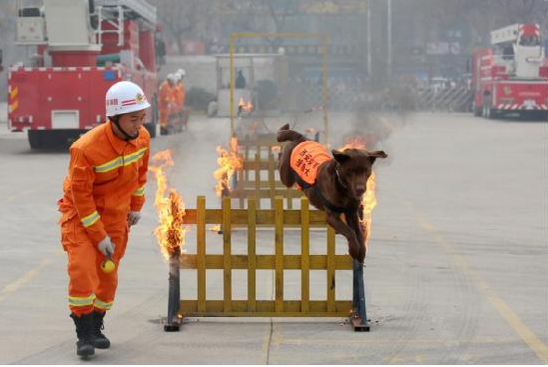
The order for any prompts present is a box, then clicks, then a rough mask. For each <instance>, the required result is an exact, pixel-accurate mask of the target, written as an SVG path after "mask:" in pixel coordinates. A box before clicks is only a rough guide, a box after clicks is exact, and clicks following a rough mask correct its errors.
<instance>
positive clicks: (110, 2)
mask: <svg viewBox="0 0 548 367" xmlns="http://www.w3.org/2000/svg"><path fill="white" fill-rule="evenodd" d="M31 4H32V6H25V5H28V4H27V3H25V1H23V0H20V1H19V2H18V13H17V44H19V45H24V46H27V47H28V46H30V48H32V49H33V50H34V49H35V50H36V51H35V54H34V55H33V56H32V57H31V58H30V59H29V60H26V61H25V62H19V63H16V64H14V65H12V66H11V67H10V68H9V75H8V126H9V128H10V129H11V130H12V131H27V133H28V139H29V143H30V146H31V148H46V147H56V146H64V145H65V144H67V143H70V142H71V141H74V140H75V139H77V138H78V137H79V136H80V135H81V134H82V133H84V132H85V131H87V130H90V129H91V128H93V127H94V126H96V125H99V124H101V123H103V122H104V121H105V120H106V117H105V112H106V111H105V103H104V96H105V93H106V91H107V89H108V88H109V87H110V86H111V85H112V84H114V83H116V82H118V81H120V80H131V81H133V82H135V83H137V84H139V85H140V86H141V87H142V88H143V90H144V92H145V93H146V95H147V97H148V98H149V100H150V101H151V104H152V105H153V108H152V109H151V111H150V112H149V113H147V117H146V119H147V120H146V123H145V126H146V127H147V129H148V130H149V132H150V133H151V135H152V136H153V137H154V136H155V135H156V130H157V129H156V125H157V116H158V114H157V108H156V99H157V98H156V94H157V91H158V78H157V65H159V62H158V60H161V58H162V56H163V55H162V54H159V55H157V54H156V48H157V47H156V46H157V45H158V44H161V41H160V40H158V39H157V38H156V34H157V29H158V26H157V23H156V8H155V7H153V6H151V5H150V4H148V3H147V2H146V1H144V0H41V1H39V4H37V1H36V0H33V1H32V3H31ZM158 48H159V49H163V47H158Z"/></svg>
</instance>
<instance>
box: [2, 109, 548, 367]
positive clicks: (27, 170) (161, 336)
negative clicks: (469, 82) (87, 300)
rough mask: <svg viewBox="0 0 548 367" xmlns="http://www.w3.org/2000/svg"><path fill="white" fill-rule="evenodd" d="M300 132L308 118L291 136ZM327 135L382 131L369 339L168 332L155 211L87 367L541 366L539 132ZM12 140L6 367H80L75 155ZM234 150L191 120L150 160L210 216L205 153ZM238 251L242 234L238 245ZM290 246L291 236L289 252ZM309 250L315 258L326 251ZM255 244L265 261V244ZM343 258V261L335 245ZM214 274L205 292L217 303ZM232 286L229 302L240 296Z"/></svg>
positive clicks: (546, 292) (136, 232)
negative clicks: (68, 235) (70, 292)
mask: <svg viewBox="0 0 548 367" xmlns="http://www.w3.org/2000/svg"><path fill="white" fill-rule="evenodd" d="M307 119H308V120H313V119H316V117H314V116H308V117H307ZM282 120H283V119H279V121H272V122H271V124H272V128H273V127H274V126H278V125H281V123H282V122H283V121H282ZM307 124H308V122H306V121H305V120H304V119H301V120H300V121H299V124H298V128H302V129H304V128H305V127H306V126H307ZM331 127H332V132H333V138H336V137H338V136H339V137H340V136H342V135H345V134H346V133H348V132H350V131H354V130H359V131H364V130H367V131H375V132H376V133H377V135H378V136H382V137H383V140H382V141H381V142H379V144H378V147H380V148H382V149H384V150H386V152H387V153H388V154H389V155H390V158H389V159H388V160H386V161H385V162H383V163H379V164H378V165H377V167H376V171H377V187H378V194H377V197H378V201H379V204H378V206H377V208H376V209H375V211H374V216H373V231H372V232H373V233H372V238H371V242H370V243H371V247H370V253H369V255H368V259H367V268H366V271H365V276H366V282H367V283H366V288H367V302H368V314H369V317H370V318H371V319H372V324H373V327H372V330H371V332H370V333H353V332H351V331H349V327H348V325H344V324H343V319H327V320H326V319H322V320H317V319H306V320H302V319H297V320H295V319H292V320H289V319H282V320H279V319H252V320H250V319H213V320H212V319H201V320H189V322H188V323H186V324H185V325H184V326H183V328H182V330H181V332H179V333H165V332H164V331H163V329H162V327H161V325H160V324H159V320H160V318H161V317H163V316H165V314H166V308H167V268H166V265H165V263H164V261H163V260H162V258H161V255H160V254H159V251H158V249H157V245H156V242H155V240H154V238H153V236H152V234H151V233H152V230H153V228H154V226H155V218H156V216H155V213H154V210H153V208H152V205H151V203H150V201H149V202H148V204H147V205H146V206H145V209H144V216H143V220H142V222H141V223H140V224H139V225H138V226H137V227H135V228H134V229H133V230H132V233H131V242H130V247H129V249H128V251H127V253H126V257H125V259H124V261H123V264H122V267H121V271H120V279H121V284H120V287H119V291H118V298H117V300H116V303H115V306H114V308H113V310H112V311H111V313H110V314H109V316H108V317H107V320H106V321H107V330H106V331H107V335H108V336H109V337H110V338H111V340H112V342H113V345H112V348H111V350H109V351H98V352H97V355H96V356H95V358H94V359H93V363H96V364H122V363H123V364H174V363H177V364H186V363H208V364H228V363H232V364H236V363H242V364H249V363H255V364H265V363H270V364H286V363H291V364H295V363H297V364H300V363H317V364H324V363H332V364H343V363H353V364H382V363H385V364H389V363H392V364H539V363H545V364H546V363H547V347H546V345H547V344H548V311H547V310H548V304H547V303H548V264H547V255H548V241H547V220H546V213H547V209H548V208H547V200H546V199H547V191H548V187H547V186H546V182H547V175H546V170H547V167H548V165H547V161H546V157H547V156H548V144H547V137H548V134H547V132H548V131H547V124H546V123H526V122H512V121H488V120H484V119H479V118H473V117H471V116H469V115H460V114H451V115H449V114H418V115H413V116H407V117H406V118H405V119H403V118H396V117H384V118H383V119H381V118H371V119H369V121H368V122H367V123H364V122H363V120H361V119H358V120H357V121H352V119H350V118H349V117H348V116H341V115H335V116H332V123H331ZM5 128H6V127H5V124H0V170H1V172H2V179H1V180H0V203H1V205H0V218H1V220H0V330H2V332H1V333H0V363H2V364H12V363H14V364H74V363H81V362H80V361H79V360H78V359H77V358H76V356H75V354H74V348H75V347H74V335H73V334H74V330H73V326H72V321H71V320H70V319H69V318H68V310H67V308H66V283H67V277H66V256H65V255H64V253H63V252H62V251H61V247H60V245H59V233H58V227H57V224H56V221H57V219H58V213H57V211H56V205H55V202H56V200H57V199H58V198H59V197H60V195H61V182H62V179H63V177H64V175H65V171H66V167H67V164H68V155H67V154H66V153H63V152H53V153H51V152H50V153H35V152H31V151H30V149H29V147H28V143H27V141H26V137H25V136H24V135H22V134H8V133H6V132H5ZM227 137H228V123H227V121H226V120H221V119H212V120H208V119H205V118H199V117H193V118H192V121H191V128H190V131H189V132H188V133H186V134H183V135H180V136H170V137H161V138H159V139H155V140H154V141H153V144H152V150H153V152H157V151H159V150H161V149H165V148H171V149H173V150H174V159H175V161H176V167H174V169H173V170H172V171H171V177H170V181H171V183H172V184H173V186H175V187H176V188H177V189H179V190H180V191H181V192H182V194H183V196H184V198H185V199H186V201H187V204H188V206H189V207H194V205H195V204H194V203H195V198H196V196H197V195H200V194H202V195H207V200H208V207H209V206H218V204H219V203H218V200H217V199H216V198H215V196H214V194H213V190H212V188H213V186H214V180H213V178H212V176H211V174H212V172H213V171H214V169H215V167H216V156H215V153H214V151H215V150H214V149H215V146H216V145H218V144H220V143H224V142H225V141H226V140H227ZM337 144H338V142H334V144H333V145H334V146H337ZM154 189H155V185H154V184H151V185H150V186H149V188H148V189H147V190H148V194H149V197H150V196H151V194H152V193H153V192H154ZM262 235H263V236H265V237H266V238H268V236H271V237H270V238H272V237H273V236H272V235H271V234H268V233H264V234H262ZM192 236H193V235H192V234H191V235H190V238H189V243H190V242H192ZM318 236H319V235H318ZM215 238H217V239H218V237H216V235H215V234H214V233H213V232H211V233H209V234H208V240H211V241H214V240H215ZM244 238H245V233H238V234H236V235H235V236H234V242H235V246H239V245H238V244H240V245H241V243H242V242H240V241H243V240H244ZM297 241H298V235H297V234H295V233H288V234H287V246H288V247H290V248H292V247H291V246H293V247H295V246H296V245H294V243H297ZM316 243H317V244H318V245H317V247H314V248H313V250H312V251H313V252H318V253H322V251H323V248H322V247H321V245H320V243H321V241H320V240H317V241H316ZM261 244H262V250H263V251H264V252H267V251H272V250H271V249H269V247H270V244H271V242H270V241H268V240H265V241H264V242H261ZM189 251H192V246H189ZM288 251H292V250H291V249H289V250H288ZM337 251H338V252H339V253H344V251H345V245H344V242H343V240H342V239H341V238H338V240H337ZM216 276H218V275H215V274H212V276H211V277H210V280H211V282H209V284H210V285H211V286H212V288H213V290H212V294H213V296H215V295H218V296H219V298H220V292H221V291H220V290H221V288H220V284H219V283H217V282H215V277H216ZM237 277H238V276H236V278H237ZM288 278H289V279H291V277H288ZM243 279H245V278H243ZM259 279H262V280H261V283H260V284H261V286H260V289H259V290H258V295H259V297H262V298H266V299H268V298H270V297H272V277H271V275H270V274H263V275H261V276H260V278H259ZM312 279H313V285H314V289H313V293H312V296H313V297H316V298H321V297H324V296H325V291H324V290H323V289H324V288H325V280H324V279H325V276H324V274H319V275H317V276H313V278H312ZM349 279H350V274H348V273H343V274H341V275H339V276H338V278H337V286H338V287H340V289H339V291H338V292H340V293H337V297H346V296H347V295H348V293H349V287H350V282H349ZM183 280H184V281H183V285H182V292H183V293H185V294H186V292H189V293H192V292H193V290H194V289H195V285H194V282H195V277H194V275H193V274H192V273H190V272H186V271H185V272H183ZM288 283H289V285H292V284H293V282H292V281H291V280H290V281H289V282H288ZM241 284H242V285H241V286H234V288H235V289H234V296H235V297H240V298H243V297H244V296H245V288H244V287H245V282H242V283H241ZM293 285H295V284H293ZM296 288H297V289H298V283H296ZM286 293H288V294H289V295H293V296H295V297H298V292H297V293H295V292H291V291H287V292H286ZM190 295H192V294H190Z"/></svg>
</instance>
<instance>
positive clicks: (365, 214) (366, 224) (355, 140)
mask: <svg viewBox="0 0 548 367" xmlns="http://www.w3.org/2000/svg"><path fill="white" fill-rule="evenodd" d="M366 141H367V139H366V138H364V137H362V136H354V137H350V138H347V139H345V145H343V146H342V148H340V149H339V150H340V151H345V150H346V149H366ZM366 186H367V188H366V191H365V194H363V197H362V207H363V210H362V216H361V218H360V223H361V225H362V227H363V228H364V230H365V247H366V251H367V241H368V240H369V237H370V236H371V213H372V212H373V209H374V208H375V206H377V198H376V197H375V173H371V176H369V178H368V179H367V184H366Z"/></svg>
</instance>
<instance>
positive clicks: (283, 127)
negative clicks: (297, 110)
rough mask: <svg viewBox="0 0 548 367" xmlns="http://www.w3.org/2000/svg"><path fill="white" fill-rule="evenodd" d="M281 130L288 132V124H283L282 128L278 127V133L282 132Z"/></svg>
mask: <svg viewBox="0 0 548 367" xmlns="http://www.w3.org/2000/svg"><path fill="white" fill-rule="evenodd" d="M282 130H289V124H285V125H284V126H282V127H280V129H279V130H278V131H282Z"/></svg>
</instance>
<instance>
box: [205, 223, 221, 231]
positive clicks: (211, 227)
mask: <svg viewBox="0 0 548 367" xmlns="http://www.w3.org/2000/svg"><path fill="white" fill-rule="evenodd" d="M208 230H210V231H213V232H219V231H220V230H221V225H220V224H213V225H211V226H209V227H208Z"/></svg>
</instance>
